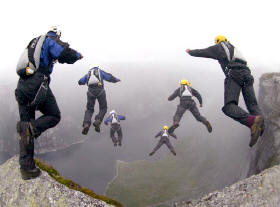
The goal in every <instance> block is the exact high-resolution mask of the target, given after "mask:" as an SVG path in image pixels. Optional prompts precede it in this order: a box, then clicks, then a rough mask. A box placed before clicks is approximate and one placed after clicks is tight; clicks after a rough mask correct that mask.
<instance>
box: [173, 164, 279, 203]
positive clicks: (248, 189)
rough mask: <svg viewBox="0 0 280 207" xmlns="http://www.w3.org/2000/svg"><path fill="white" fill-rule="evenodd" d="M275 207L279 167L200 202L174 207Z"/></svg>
mask: <svg viewBox="0 0 280 207" xmlns="http://www.w3.org/2000/svg"><path fill="white" fill-rule="evenodd" d="M224 206H227V207H235V206H236V207H237V206H240V207H242V206H243V207H245V206H246V207H263V206H269V207H277V206H280V166H275V167H272V168H270V169H267V170H265V171H263V172H262V173H260V174H258V175H254V176H252V177H250V178H247V179H245V180H242V181H239V182H237V183H235V184H233V185H231V186H230V187H226V188H224V189H223V190H222V191H215V192H213V193H210V194H208V195H206V196H204V197H203V198H201V199H200V200H195V201H182V202H177V203H175V204H174V207H224Z"/></svg>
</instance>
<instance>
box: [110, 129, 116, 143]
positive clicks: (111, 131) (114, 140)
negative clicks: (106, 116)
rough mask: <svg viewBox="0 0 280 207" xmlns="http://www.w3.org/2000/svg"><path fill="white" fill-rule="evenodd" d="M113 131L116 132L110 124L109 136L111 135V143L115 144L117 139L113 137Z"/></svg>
mask: <svg viewBox="0 0 280 207" xmlns="http://www.w3.org/2000/svg"><path fill="white" fill-rule="evenodd" d="M115 132H116V130H115V129H114V128H113V127H112V126H111V129H110V136H111V139H112V142H113V144H114V145H115V146H116V145H117V139H116V137H115Z"/></svg>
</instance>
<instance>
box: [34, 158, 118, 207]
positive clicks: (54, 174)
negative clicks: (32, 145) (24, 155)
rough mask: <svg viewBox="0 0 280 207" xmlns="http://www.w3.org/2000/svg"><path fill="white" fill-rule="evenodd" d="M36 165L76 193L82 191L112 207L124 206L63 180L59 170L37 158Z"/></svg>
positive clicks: (70, 181)
mask: <svg viewBox="0 0 280 207" xmlns="http://www.w3.org/2000/svg"><path fill="white" fill-rule="evenodd" d="M35 163H36V166H37V167H39V168H40V169H41V170H43V171H46V172H47V173H48V174H49V175H50V176H51V177H52V178H53V179H55V180H56V181H57V182H59V183H61V184H63V185H65V186H67V187H68V188H70V189H73V190H76V191H80V192H82V193H84V194H86V195H88V196H90V197H92V198H95V199H98V200H102V201H104V202H106V203H108V204H110V205H114V206H116V207H123V205H122V204H121V203H119V202H118V201H115V200H113V199H111V198H108V197H106V196H103V195H98V194H96V193H94V192H93V191H92V190H90V189H88V188H85V187H83V186H81V185H79V184H77V183H75V182H73V181H72V180H69V179H65V178H63V177H62V176H60V174H59V172H58V171H57V170H55V169H54V168H53V167H52V166H51V165H49V164H47V163H45V162H43V161H42V160H39V159H37V158H35Z"/></svg>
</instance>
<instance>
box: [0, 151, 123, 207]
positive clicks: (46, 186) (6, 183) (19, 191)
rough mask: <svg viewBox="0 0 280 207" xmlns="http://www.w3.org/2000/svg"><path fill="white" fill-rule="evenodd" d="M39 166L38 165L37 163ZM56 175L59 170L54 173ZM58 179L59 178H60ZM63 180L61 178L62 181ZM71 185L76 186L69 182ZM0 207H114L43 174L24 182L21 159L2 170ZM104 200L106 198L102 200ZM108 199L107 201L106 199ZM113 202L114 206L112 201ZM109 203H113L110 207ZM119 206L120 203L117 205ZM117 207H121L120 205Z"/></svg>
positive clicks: (8, 163)
mask: <svg viewBox="0 0 280 207" xmlns="http://www.w3.org/2000/svg"><path fill="white" fill-rule="evenodd" d="M37 162H38V161H37ZM52 171H54V172H55V170H53V169H52ZM56 176H57V177H58V175H56ZM60 180H61V178H60ZM66 181H67V183H71V186H72V187H73V186H74V183H73V182H71V181H69V180H66ZM0 183H1V185H0V206H13V207H17V206H18V207H30V206H33V207H35V206H38V207H39V206H40V207H41V206H48V207H56V206H60V207H62V206H64V207H66V206H69V207H70V206H71V207H72V206H75V207H79V206H83V207H88V206H91V207H114V206H115V205H109V204H107V203H105V202H104V201H101V200H98V199H95V198H93V197H91V196H88V195H86V194H84V193H82V192H80V191H76V190H72V189H70V188H68V187H66V186H65V185H62V184H60V183H59V182H57V181H56V180H55V179H53V178H52V177H51V176H50V175H49V174H48V173H47V172H45V171H42V175H41V176H40V177H39V178H36V179H33V180H28V181H24V180H22V179H21V177H20V172H19V165H18V157H17V156H14V157H13V158H11V159H9V160H8V161H6V162H5V163H4V164H3V165H1V166H0ZM100 197H103V196H100ZM106 199H107V198H106ZM109 201H110V202H114V201H112V200H110V199H109ZM110 202H109V203H110ZM115 203H117V202H115ZM116 206H121V205H119V204H118V203H117V205H116Z"/></svg>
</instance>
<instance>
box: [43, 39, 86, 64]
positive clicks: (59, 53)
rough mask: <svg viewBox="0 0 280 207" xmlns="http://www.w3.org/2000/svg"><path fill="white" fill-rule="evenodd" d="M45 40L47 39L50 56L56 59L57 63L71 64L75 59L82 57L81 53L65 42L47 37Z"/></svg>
mask: <svg viewBox="0 0 280 207" xmlns="http://www.w3.org/2000/svg"><path fill="white" fill-rule="evenodd" d="M47 41H49V45H50V47H49V53H50V55H51V57H52V58H53V59H55V60H58V62H59V63H68V64H73V63H75V62H76V61H77V60H80V59H82V58H83V56H82V54H81V53H79V52H77V51H76V50H73V49H72V48H70V47H69V45H68V44H67V43H64V42H62V41H61V40H59V41H58V40H54V39H51V38H48V39H47Z"/></svg>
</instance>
